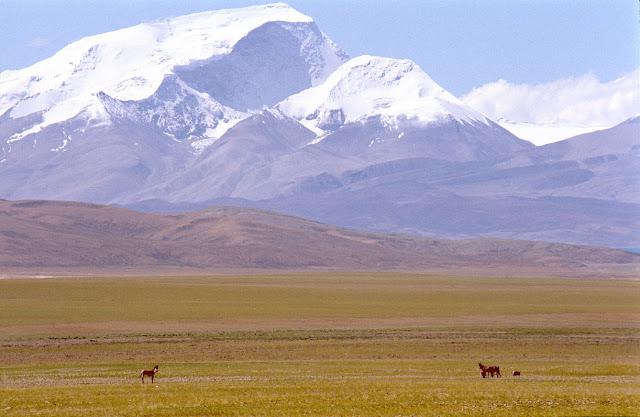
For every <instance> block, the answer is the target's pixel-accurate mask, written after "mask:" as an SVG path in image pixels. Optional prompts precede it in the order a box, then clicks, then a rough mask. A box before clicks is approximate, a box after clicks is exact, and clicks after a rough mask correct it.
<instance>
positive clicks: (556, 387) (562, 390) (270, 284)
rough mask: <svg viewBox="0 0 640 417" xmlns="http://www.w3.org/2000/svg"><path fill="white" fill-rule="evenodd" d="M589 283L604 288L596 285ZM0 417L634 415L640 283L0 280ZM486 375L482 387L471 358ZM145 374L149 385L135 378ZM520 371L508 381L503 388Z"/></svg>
mask: <svg viewBox="0 0 640 417" xmlns="http://www.w3.org/2000/svg"><path fill="white" fill-rule="evenodd" d="M603 278H606V277H603ZM0 312H1V314H0V415H3V416H52V417H55V416H94V415H95V416H107V415H108V416H208V415H238V416H246V415H256V416H283V415H323V416H338V415H341V416H352V415H353V416H356V415H358V416H363V415H375V416H397V415H407V416H408V415H414V416H415V415H420V416H422V415H424V416H432V415H433V416H436V415H437V416H478V415H487V416H489V415H490V416H548V415H562V416H584V415H637V414H638V413H637V410H638V409H640V344H639V343H638V342H639V341H640V329H639V325H640V283H639V282H637V281H634V280H616V279H566V278H483V277H454V276H435V275H417V274H398V273H376V274H368V273H349V274H347V273H315V274H314V273H301V274H272V275H261V276H258V275H251V276H197V277H196V276H194V277H184V276H183V277H132V278H126V277H118V278H111V277H102V278H99V277H93V278H50V279H3V280H0ZM478 362H483V363H487V364H497V365H500V368H501V370H502V373H503V377H502V378H501V379H497V378H493V379H482V378H481V377H480V375H479V372H478V368H477V363H478ZM156 364H158V365H159V366H160V372H159V374H158V378H157V380H156V381H155V383H154V384H144V385H142V384H141V383H140V381H139V379H138V373H139V371H140V369H142V368H151V367H152V366H153V365H156ZM514 370H519V371H520V372H521V373H522V376H521V377H513V376H511V373H512V371H514Z"/></svg>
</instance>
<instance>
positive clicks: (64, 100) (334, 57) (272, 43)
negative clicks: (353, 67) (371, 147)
mask: <svg viewBox="0 0 640 417" xmlns="http://www.w3.org/2000/svg"><path fill="white" fill-rule="evenodd" d="M345 59H346V55H345V54H344V53H343V52H342V51H340V50H339V49H338V48H337V47H336V46H335V45H334V44H333V42H331V40H329V39H328V38H327V37H326V36H325V35H323V34H322V33H321V32H320V31H319V30H318V28H317V26H316V25H315V24H314V23H313V20H312V19H311V18H310V17H308V16H305V15H303V14H302V13H300V12H298V11H296V10H295V9H293V8H291V7H289V6H288V5H286V4H284V3H276V4H269V5H265V6H255V7H246V8H242V9H230V10H217V11H211V12H204V13H197V14H192V15H187V16H181V17H176V18H171V19H163V20H158V21H154V22H150V23H142V24H140V25H137V26H133V27H129V28H125V29H120V30H116V31H113V32H108V33H103V34H99V35H95V36H90V37H86V38H83V39H80V40H78V41H76V42H73V43H71V44H69V45H68V46H66V47H65V48H63V49H62V50H60V51H59V52H58V53H56V54H55V55H53V56H52V57H50V58H48V59H45V60H43V61H41V62H38V63H36V64H34V65H32V66H30V67H28V68H25V69H22V70H16V71H4V72H2V73H0V116H1V115H3V114H5V117H9V118H11V119H20V118H24V117H27V116H29V115H33V114H37V115H38V117H37V119H38V120H37V121H36V122H35V123H29V124H27V125H22V126H20V127H21V129H19V130H18V131H16V132H13V134H12V136H11V139H12V140H13V141H18V140H20V139H21V138H23V137H25V136H27V135H29V134H33V133H38V132H40V131H41V130H42V129H43V128H45V127H47V126H50V125H53V124H56V123H62V122H65V121H67V120H70V119H72V118H74V117H76V116H77V115H79V114H83V116H84V118H85V119H86V120H87V121H89V122H90V123H91V124H94V125H95V124H104V123H109V122H110V119H111V118H110V117H109V116H110V115H109V112H108V109H105V106H104V98H105V97H109V98H111V99H113V100H117V101H121V102H127V103H130V102H140V101H142V100H147V99H149V98H150V97H152V96H153V95H154V94H157V93H158V92H159V90H160V89H161V87H162V86H163V84H164V83H166V81H167V77H168V76H171V75H173V74H177V75H178V78H179V79H181V80H182V81H184V82H185V83H186V84H187V85H188V86H190V87H193V88H194V89H195V90H198V91H199V92H201V93H203V94H206V95H208V97H207V98H206V99H207V100H208V101H213V102H214V103H215V104H214V106H215V107H216V108H217V110H218V114H217V118H218V119H224V118H225V116H229V117H230V118H231V119H234V120H236V121H237V120H238V119H241V118H242V117H241V116H240V115H238V114H227V113H231V110H230V109H233V110H240V111H247V110H250V109H260V108H261V107H262V106H264V105H270V104H275V103H276V102H277V101H280V100H282V99H284V98H285V97H287V96H288V95H290V94H292V93H295V92H297V91H300V90H302V89H304V88H307V87H310V86H313V85H316V84H318V83H319V82H321V81H323V80H324V79H325V78H326V77H327V76H328V75H329V74H330V73H331V72H332V71H333V70H334V69H335V68H336V67H337V66H338V65H340V64H341V63H342V62H343V61H344V60H345ZM266 81H270V82H266ZM170 84H171V82H170ZM172 88H173V87H172ZM169 98H170V97H169ZM216 102H219V103H221V104H222V105H224V106H221V105H220V104H218V103H216ZM147 104H148V103H147ZM225 106H226V108H225ZM215 116H216V114H214V117H215ZM245 117H246V116H245ZM227 124H228V125H229V123H228V122H227ZM228 127H230V125H229V126H228ZM204 133H205V132H203V135H201V136H205V134H204ZM216 133H217V134H221V133H222V132H216Z"/></svg>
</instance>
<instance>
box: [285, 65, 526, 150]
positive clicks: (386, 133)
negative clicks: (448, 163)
mask: <svg viewBox="0 0 640 417" xmlns="http://www.w3.org/2000/svg"><path fill="white" fill-rule="evenodd" d="M278 108H279V109H280V110H281V111H282V112H283V113H285V114H287V115H288V116H290V117H292V118H294V119H296V120H298V121H299V122H300V123H301V124H303V125H304V126H306V127H307V128H309V129H310V130H312V131H313V132H315V133H316V134H317V135H318V137H317V138H316V139H315V140H314V141H313V142H312V143H313V144H318V145H319V146H322V147H326V148H330V149H332V151H333V152H335V153H340V154H344V153H345V152H346V153H349V154H351V155H359V156H365V155H366V158H367V159H370V160H376V161H378V162H380V161H385V160H391V159H399V158H403V157H434V158H440V159H447V160H472V159H492V158H499V157H501V156H504V155H506V154H510V153H513V152H515V151H518V150H524V149H527V148H528V147H529V146H530V144H529V143H527V142H525V141H522V140H520V139H518V138H516V137H515V136H513V135H511V134H510V133H509V132H507V131H506V130H504V129H502V128H501V127H500V126H498V125H496V124H495V123H493V122H492V121H491V120H489V119H488V118H487V117H485V116H484V115H482V114H480V113H478V112H477V111H475V110H473V109H472V108H470V107H469V106H467V105H465V104H464V103H462V102H461V101H460V100H458V99H457V98H456V97H455V96H453V94H451V93H449V92H448V91H446V90H445V89H444V88H442V87H441V86H440V85H438V84H437V83H436V82H435V81H433V80H432V79H431V78H430V77H429V76H428V75H427V74H426V73H425V72H424V71H422V69H421V68H420V67H419V66H418V65H417V64H415V63H414V62H412V61H410V60H406V59H393V58H384V57H376V56H368V55H365V56H359V57H356V58H353V59H351V60H349V61H347V62H346V63H344V64H343V65H342V66H340V67H339V68H338V69H337V70H336V71H335V72H334V73H333V74H331V76H329V77H328V78H327V80H326V81H325V82H323V83H322V84H319V85H317V86H315V87H311V88H309V89H307V90H304V91H302V92H300V93H297V94H294V95H292V96H291V97H289V98H287V99H286V100H284V101H283V102H281V103H279V104H278Z"/></svg>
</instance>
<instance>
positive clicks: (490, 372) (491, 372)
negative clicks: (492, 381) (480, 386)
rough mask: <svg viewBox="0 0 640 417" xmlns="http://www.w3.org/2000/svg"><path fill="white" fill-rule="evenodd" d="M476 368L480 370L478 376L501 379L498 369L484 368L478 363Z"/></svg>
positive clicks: (493, 367)
mask: <svg viewBox="0 0 640 417" xmlns="http://www.w3.org/2000/svg"><path fill="white" fill-rule="evenodd" d="M478 367H479V368H480V375H481V376H482V377H483V378H486V376H487V375H489V376H491V378H493V376H494V375H495V376H496V377H497V378H501V377H502V375H500V367H499V366H496V365H493V366H486V365H483V364H482V363H478Z"/></svg>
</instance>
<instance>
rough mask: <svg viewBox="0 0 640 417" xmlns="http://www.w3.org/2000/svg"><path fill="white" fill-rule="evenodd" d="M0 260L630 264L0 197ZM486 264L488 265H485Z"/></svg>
mask: <svg viewBox="0 0 640 417" xmlns="http://www.w3.org/2000/svg"><path fill="white" fill-rule="evenodd" d="M0 212H1V213H2V216H0V230H1V232H0V266H2V267H3V269H7V270H13V271H19V270H22V271H29V270H35V269H38V268H44V269H48V268H54V269H56V268H57V270H60V271H62V270H66V271H67V272H71V273H72V272H73V271H74V270H83V269H91V270H92V271H93V273H100V271H108V270H110V269H111V268H119V267H121V268H125V269H129V271H136V270H137V271H148V270H154V271H160V272H161V271H162V270H163V269H165V268H166V270H167V271H171V270H174V269H180V268H182V269H183V270H201V271H209V272H211V273H213V272H216V271H223V270H237V269H243V268H244V269H255V270H293V269H300V270H309V269H311V270H336V269H338V270H362V271H364V270H407V271H411V270H412V271H449V273H455V272H456V271H461V270H467V268H469V269H473V270H475V271H476V273H490V272H491V271H492V270H493V272H494V273H503V272H504V271H507V270H508V271H511V273H513V274H518V273H523V274H527V273H534V274H535V273H549V272H555V273H558V274H565V273H571V272H573V273H576V274H578V275H579V274H585V275H589V274H591V273H596V274H597V273H598V272H599V271H603V270H606V269H607V268H609V269H610V270H611V271H618V272H620V271H623V270H626V271H627V272H626V273H628V272H629V271H634V270H637V268H638V266H640V255H634V254H630V253H627V252H623V251H619V250H614V249H605V248H594V247H585V246H572V245H562V244H549V243H541V242H524V241H506V240H495V239H494V240H491V239H480V240H467V241H446V240H434V239H425V238H416V237H410V236H404V235H383V234H373V233H365V232H359V231H354V230H347V229H341V228H336V227H333V226H327V225H323V224H320V223H317V222H312V221H308V220H304V219H300V218H296V217H292V216H287V215H282V214H277V213H270V212H265V211H262V210H255V209H237V208H229V207H220V208H215V209H210V210H205V211H200V212H190V213H181V214H169V215H158V214H149V213H140V212H135V211H131V210H126V209H122V208H115V207H109V206H100V205H95V204H85V203H75V202H51V201H15V202H12V201H6V200H2V201H0ZM488 261H490V262H489V264H490V265H491V267H489V268H488V267H487V262H488Z"/></svg>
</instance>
